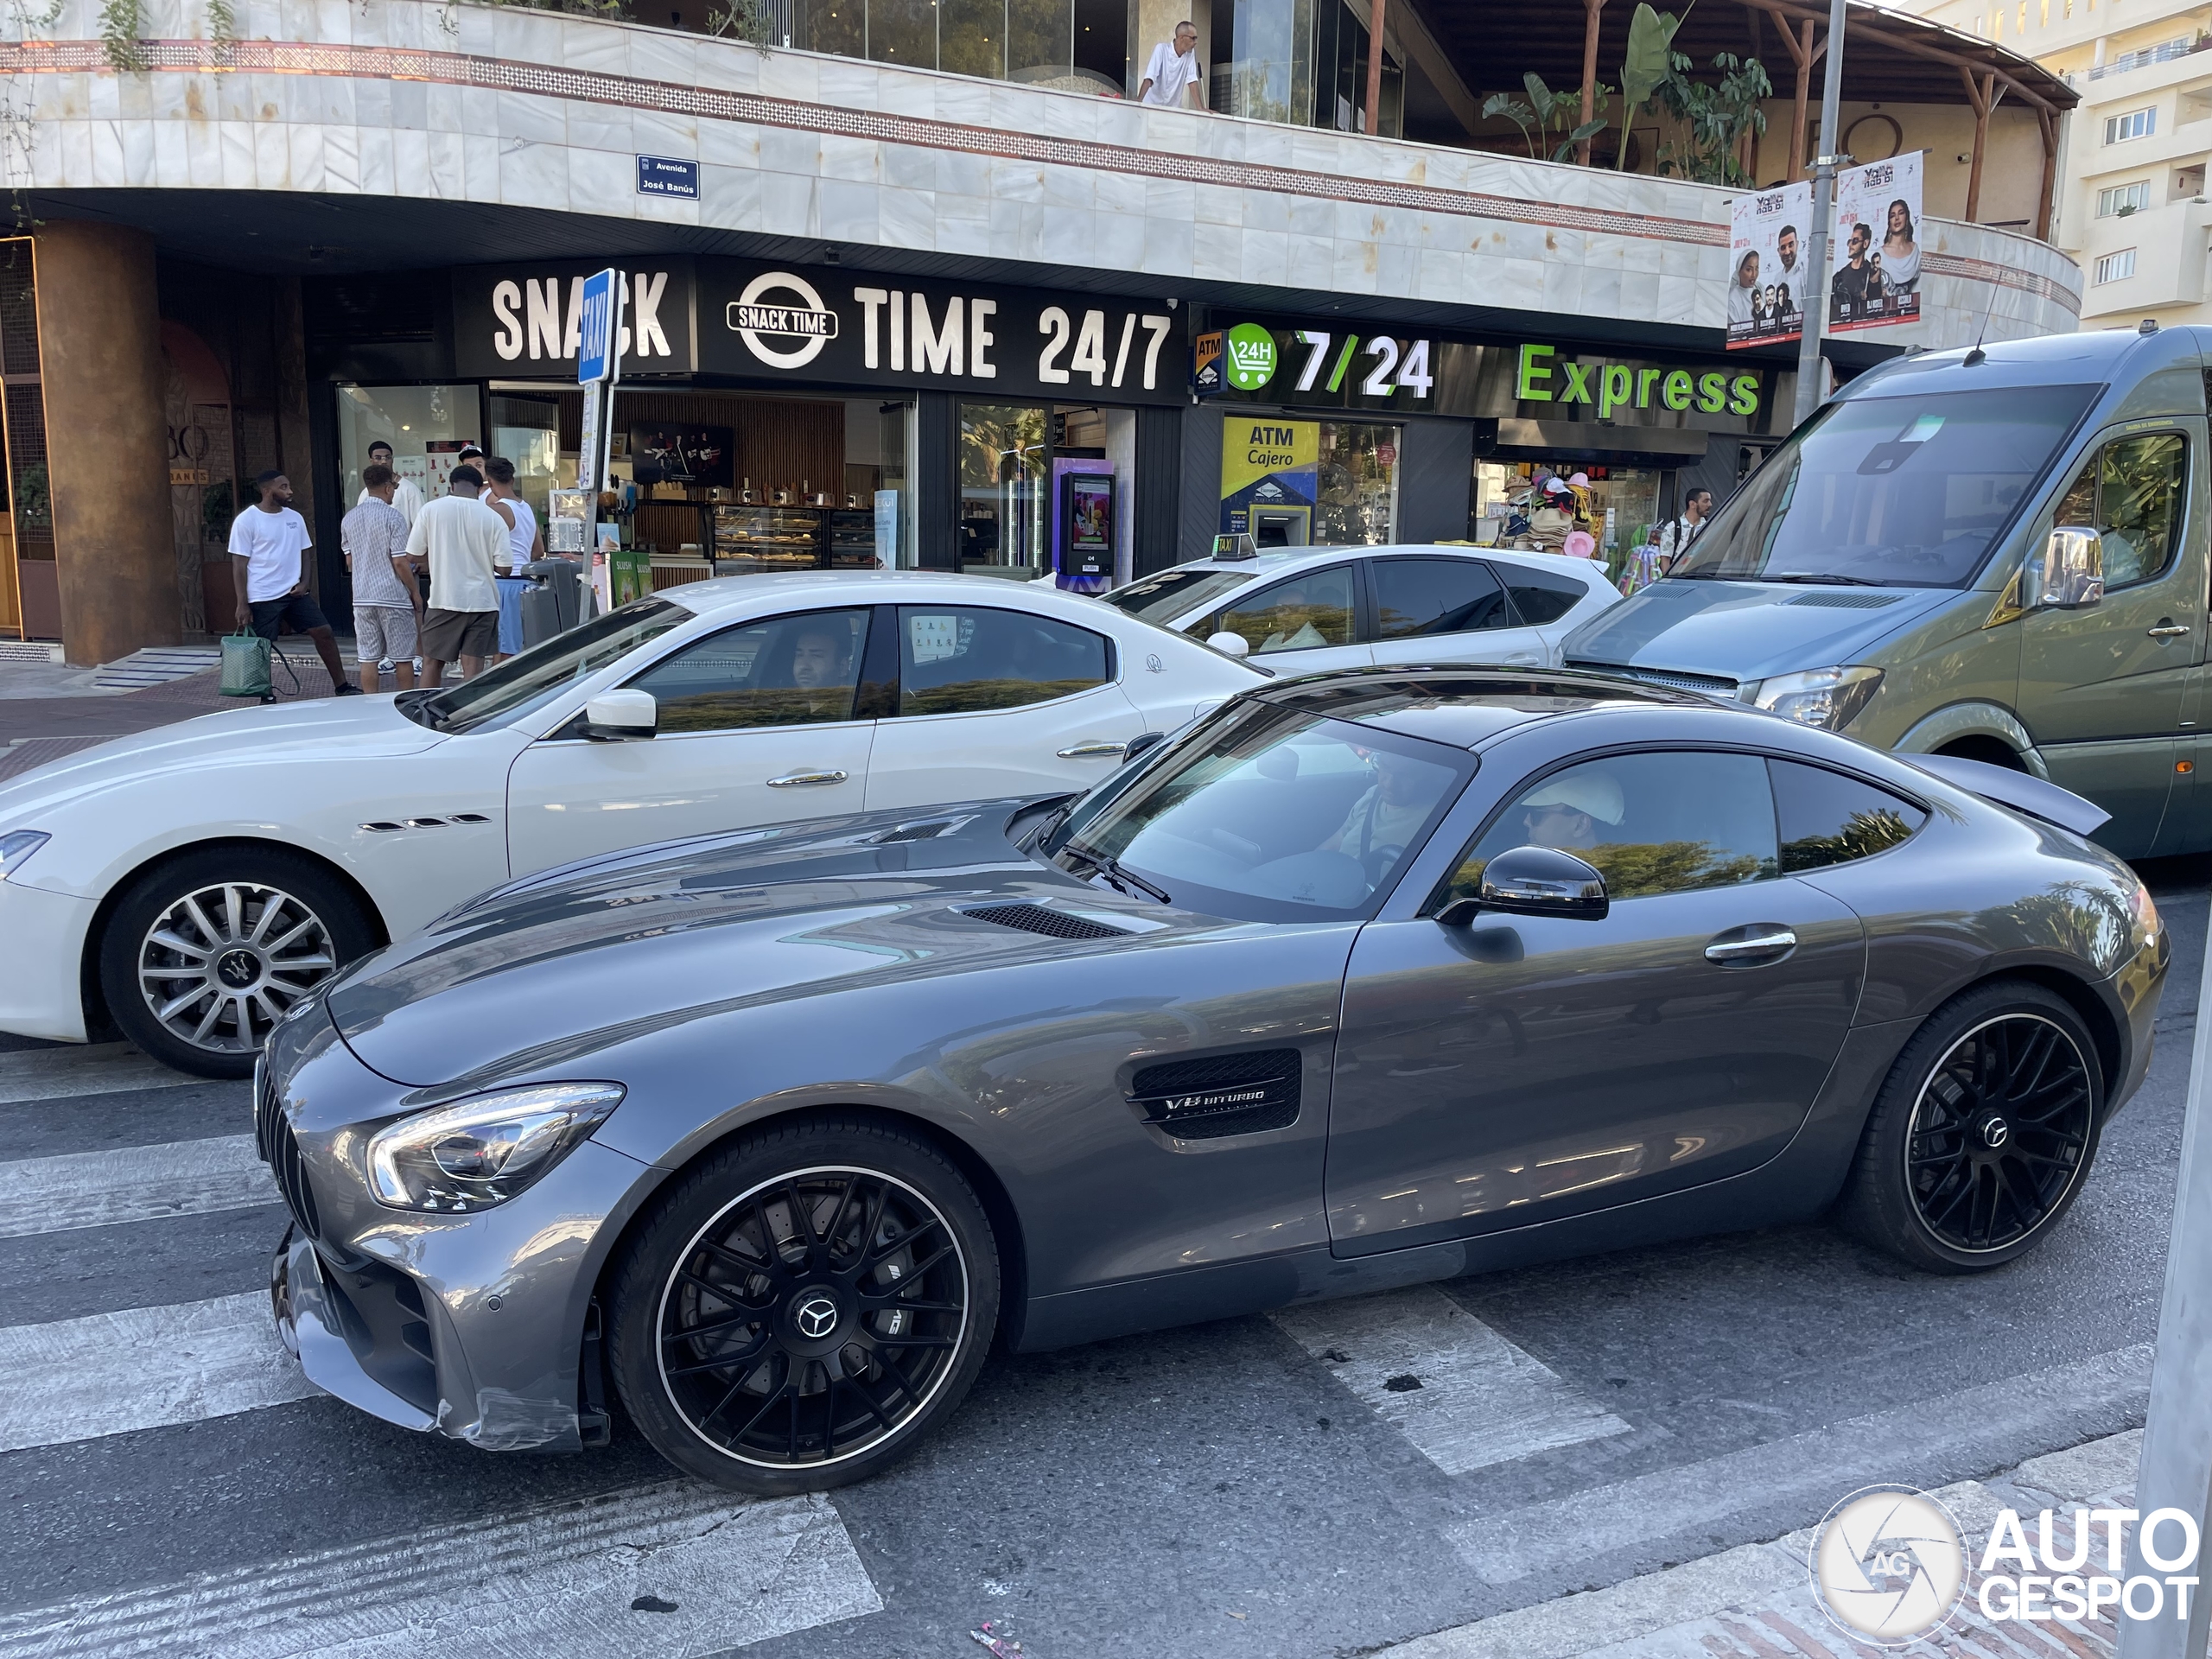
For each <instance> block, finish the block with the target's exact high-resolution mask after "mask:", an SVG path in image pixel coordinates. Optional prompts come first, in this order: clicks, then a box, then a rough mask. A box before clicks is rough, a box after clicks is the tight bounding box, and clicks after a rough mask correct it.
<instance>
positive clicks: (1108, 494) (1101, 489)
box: [1068, 477, 1114, 557]
mask: <svg viewBox="0 0 2212 1659" xmlns="http://www.w3.org/2000/svg"><path fill="white" fill-rule="evenodd" d="M1113 550H1114V480H1112V479H1111V478H1086V477H1077V478H1073V479H1071V480H1068V551H1069V552H1071V553H1074V554H1078V555H1089V556H1101V557H1103V556H1108V555H1110V554H1111V553H1112V552H1113Z"/></svg>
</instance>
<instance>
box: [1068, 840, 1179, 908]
mask: <svg viewBox="0 0 2212 1659" xmlns="http://www.w3.org/2000/svg"><path fill="white" fill-rule="evenodd" d="M1060 850H1061V851H1062V852H1064V853H1072V854H1073V855H1075V856H1076V857H1077V858H1079V859H1081V860H1082V861H1084V863H1086V864H1088V865H1090V868H1092V869H1093V870H1095V871H1096V872H1097V873H1098V874H1100V875H1103V876H1104V877H1105V878H1106V879H1107V880H1108V881H1109V882H1111V883H1112V884H1113V886H1114V888H1115V890H1116V892H1118V893H1123V894H1125V895H1127V896H1128V897H1129V898H1132V899H1133V898H1135V897H1136V895H1137V894H1138V893H1142V894H1143V895H1144V896H1145V897H1146V898H1147V899H1158V900H1159V901H1160V903H1161V904H1163V905H1172V904H1173V903H1174V902H1175V901H1174V900H1173V899H1170V898H1169V897H1168V896H1167V894H1166V892H1165V891H1163V890H1162V889H1160V888H1159V887H1154V886H1153V885H1152V883H1151V882H1149V881H1147V880H1145V879H1144V878H1143V877H1142V876H1141V875H1132V874H1129V873H1128V871H1127V870H1125V869H1123V868H1122V867H1121V866H1120V865H1119V864H1117V863H1116V862H1115V861H1114V858H1113V855H1111V854H1109V853H1102V852H1099V851H1098V850H1097V849H1095V848H1090V847H1086V846H1084V844H1083V843H1082V842H1079V841H1070V842H1064V843H1063V844H1062V845H1061V848H1060Z"/></svg>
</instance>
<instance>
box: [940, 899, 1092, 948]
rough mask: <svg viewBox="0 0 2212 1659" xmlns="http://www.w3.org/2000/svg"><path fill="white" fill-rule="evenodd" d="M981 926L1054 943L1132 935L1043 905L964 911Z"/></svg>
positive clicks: (987, 907)
mask: <svg viewBox="0 0 2212 1659" xmlns="http://www.w3.org/2000/svg"><path fill="white" fill-rule="evenodd" d="M961 913H962V914H963V915H967V916H972V917H974V918H976V920H977V921H979V922H990V923H992V924H994V925H996V926H999V927H1014V928H1020V930H1021V931H1023V932H1025V933H1042V934H1044V935H1045V936H1046V938H1054V939H1126V938H1128V937H1129V931H1128V929H1127V928H1123V927H1109V926H1107V925H1106V924H1105V923H1103V922H1094V921H1092V920H1091V919H1090V918H1089V917H1088V916H1071V915H1069V914H1068V913H1067V912H1065V911H1058V910H1047V909H1046V908H1045V906H1042V905H1024V904H1014V905H986V906H982V907H981V908H979V909H976V910H969V911H963V912H961Z"/></svg>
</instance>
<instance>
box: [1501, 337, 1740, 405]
mask: <svg viewBox="0 0 2212 1659" xmlns="http://www.w3.org/2000/svg"><path fill="white" fill-rule="evenodd" d="M1513 391H1514V396H1515V397H1517V398H1518V399H1520V401H1521V402H1522V403H1524V404H1596V405H1597V409H1598V418H1599V420H1601V421H1604V420H1610V419H1611V418H1612V415H1613V411H1614V410H1618V409H1668V410H1675V412H1676V413H1678V414H1680V413H1683V412H1686V411H1688V410H1697V411H1698V412H1699V413H1700V414H1704V415H1722V414H1726V415H1756V414H1758V412H1759V378H1758V376H1757V375H1755V374H1728V373H1725V372H1720V371H1719V370H1714V371H1712V372H1707V373H1697V372H1693V371H1691V370H1689V369H1663V368H1654V367H1651V366H1649V365H1632V364H1628V363H1607V362H1605V361H1603V360H1602V359H1600V360H1599V361H1595V362H1585V361H1583V360H1582V359H1580V358H1562V357H1561V356H1560V354H1559V348H1558V347H1557V346H1535V345H1523V346H1522V347H1521V354H1520V359H1519V361H1518V362H1517V364H1516V366H1515V373H1514V380H1513Z"/></svg>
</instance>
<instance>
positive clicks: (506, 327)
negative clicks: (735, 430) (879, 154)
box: [454, 259, 1189, 404]
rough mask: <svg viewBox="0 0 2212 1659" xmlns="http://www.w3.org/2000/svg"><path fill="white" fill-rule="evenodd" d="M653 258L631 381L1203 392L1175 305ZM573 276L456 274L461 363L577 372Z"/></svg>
mask: <svg viewBox="0 0 2212 1659" xmlns="http://www.w3.org/2000/svg"><path fill="white" fill-rule="evenodd" d="M579 270H582V268H581V267H579ZM626 274H627V276H628V277H629V284H630V291H631V294H632V312H633V314H635V313H636V312H637V308H638V301H637V299H636V297H635V296H638V295H639V294H640V293H645V294H647V295H648V296H651V298H652V314H651V321H652V324H653V325H654V326H655V327H658V333H655V332H652V329H649V328H648V327H646V322H645V318H644V317H643V316H642V315H640V316H639V321H638V325H637V326H638V332H639V337H638V340H637V341H636V342H635V344H634V345H633V346H632V349H630V350H629V351H626V353H625V355H624V358H623V362H622V373H623V377H624V378H625V379H631V378H636V377H639V376H641V375H656V374H690V373H695V372H696V373H707V374H720V375H730V376H741V377H743V378H747V379H753V380H768V381H789V382H791V383H792V384H794V385H881V386H887V387H909V388H911V387H917V386H922V387H931V386H934V387H944V388H947V389H953V390H959V391H968V392H971V393H976V394H988V395H991V396H994V397H1007V398H1050V399H1052V400H1055V401H1058V402H1062V403H1068V402H1082V401H1088V400H1089V399H1091V398H1094V397H1095V398H1096V399H1097V400H1099V401H1100V402H1103V403H1121V404H1131V403H1139V404H1141V403H1152V404H1182V403H1185V402H1186V401H1187V400H1188V397H1189V390H1188V370H1187V368H1186V366H1185V365H1186V363H1187V360H1188V359H1187V350H1188V348H1187V346H1185V345H1184V344H1183V343H1182V338H1181V333H1180V327H1179V324H1180V319H1179V317H1178V316H1177V315H1176V314H1175V312H1174V311H1173V309H1171V308H1169V307H1168V306H1167V305H1166V303H1165V302H1160V301H1147V300H1123V299H1108V298H1101V297H1100V296H1095V295H1080V294H1063V293H1058V292H1054V291H1052V290H1049V289H1019V288H1001V287H989V286H983V285H978V284H968V283H940V282H935V281H927V280H918V279H915V278H911V277H895V276H890V275H887V274H883V273H880V272H872V271H858V270H842V269H839V268H835V267H828V268H825V267H821V266H798V265H771V264H757V263H753V262H750V261H741V260H723V259H699V260H666V261H662V262H660V263H659V264H652V265H650V267H649V268H648V266H647V264H646V262H639V270H635V271H631V272H628V273H626ZM656 283H658V286H657V285H656ZM568 285H569V269H568V267H567V266H565V265H563V266H561V267H558V268H556V267H551V266H545V267H531V268H528V269H522V270H502V269H500V268H499V267H489V268H477V269H473V270H463V271H459V272H456V273H455V275H454V326H455V335H456V340H455V344H456V357H457V359H458V368H459V371H460V372H461V373H462V374H465V375H483V376H486V377H487V378H488V377H493V376H496V377H500V378H511V377H518V376H524V375H526V376H530V377H531V378H536V377H538V376H543V377H544V378H561V377H563V376H565V377H566V378H571V379H573V378H575V332H574V328H573V326H571V325H569V324H568V323H567V320H566V318H565V316H563V317H562V318H561V319H560V321H559V323H558V325H557V326H556V321H555V320H554V312H555V310H556V308H557V307H559V306H561V305H563V304H564V303H565V301H566V297H567V295H566V290H567V287H568ZM556 290H557V291H556ZM533 306H535V307H536V309H535V310H533V309H532V307H533ZM556 337H557V338H558V339H559V340H560V341H561V343H562V345H563V346H564V347H565V352H564V353H563V355H562V356H558V357H556V356H555V355H554V354H553V351H552V346H553V343H554V341H555V340H556ZM664 345H665V346H666V347H667V349H666V350H665V351H663V350H662V349H661V347H662V346H664ZM511 353H512V354H511Z"/></svg>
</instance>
